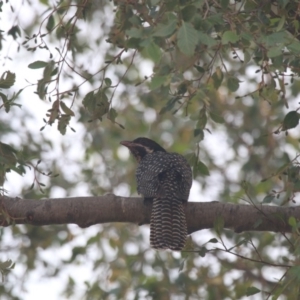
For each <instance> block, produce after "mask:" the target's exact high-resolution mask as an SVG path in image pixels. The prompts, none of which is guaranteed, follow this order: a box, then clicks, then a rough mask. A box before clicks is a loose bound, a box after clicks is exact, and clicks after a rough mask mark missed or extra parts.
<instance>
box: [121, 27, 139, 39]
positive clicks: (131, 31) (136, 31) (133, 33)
mask: <svg viewBox="0 0 300 300" xmlns="http://www.w3.org/2000/svg"><path fill="white" fill-rule="evenodd" d="M125 33H126V35H128V36H129V37H132V38H141V37H143V30H142V28H135V27H132V28H130V29H128V30H126V32H125Z"/></svg>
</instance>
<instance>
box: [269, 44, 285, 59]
mask: <svg viewBox="0 0 300 300" xmlns="http://www.w3.org/2000/svg"><path fill="white" fill-rule="evenodd" d="M281 54H282V47H281V46H279V47H272V48H271V49H269V50H268V52H267V55H268V57H269V58H272V57H277V56H279V55H281Z"/></svg>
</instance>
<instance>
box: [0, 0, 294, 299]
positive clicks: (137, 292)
mask: <svg viewBox="0 0 300 300" xmlns="http://www.w3.org/2000/svg"><path fill="white" fill-rule="evenodd" d="M31 6H32V7H38V8H37V10H32V9H31V8H32V7H31ZM28 8H29V10H30V12H31V18H30V19H27V20H29V21H26V22H25V21H24V17H23V16H22V11H25V10H26V9H28ZM38 11H40V12H41V13H38ZM7 15H9V18H8V19H6V22H5V24H6V25H1V26H7V28H6V27H2V28H1V31H0V50H1V60H2V62H3V66H4V68H2V71H1V74H0V113H1V116H2V117H1V118H0V136H1V140H0V185H1V186H2V188H1V192H2V193H5V192H6V191H5V188H4V186H5V187H6V186H7V184H9V181H10V180H9V179H10V176H11V175H12V173H13V172H14V173H16V174H19V175H22V176H24V175H25V173H26V175H25V176H26V177H25V179H24V182H23V184H22V191H20V193H21V194H22V196H24V197H28V198H36V199H39V198H41V197H43V196H53V195H56V196H57V195H59V197H63V196H69V195H78V192H79V193H88V194H92V195H97V194H102V193H104V192H123V193H127V194H129V193H133V192H135V185H134V168H135V166H134V162H133V161H132V162H129V161H128V160H125V159H124V156H122V151H123V150H122V149H121V148H119V146H118V143H119V141H120V140H122V139H132V138H134V137H137V136H145V135H147V136H149V137H150V138H153V139H155V140H157V141H159V142H161V143H162V144H163V145H164V146H166V147H169V148H172V150H173V151H176V152H180V153H186V155H187V158H188V160H189V162H190V163H191V165H192V166H193V171H194V177H195V179H196V180H197V181H198V182H200V183H201V184H202V188H201V196H199V198H198V199H200V200H207V201H209V200H216V199H217V200H220V201H230V202H235V203H240V202H243V201H247V202H249V203H250V204H251V205H257V204H260V203H267V204H272V205H279V206H280V205H287V204H288V205H291V204H292V203H293V202H295V203H297V204H298V202H299V200H298V199H297V193H298V191H299V170H300V169H299V157H298V152H299V141H298V139H299V134H298V126H299V112H298V111H299V103H298V101H297V97H298V95H299V91H300V83H299V78H298V77H299V73H300V66H299V62H300V59H299V56H300V40H299V39H300V34H299V24H300V23H299V22H300V16H299V4H298V1H281V0H278V1H263V2H261V3H260V2H257V1H252V0H245V1H227V0H221V1H210V0H208V1H204V0H194V1H192V0H191V1H180V0H168V1H158V0H149V1H140V2H139V1H136V0H130V1H115V3H111V2H109V3H106V2H104V1H100V0H98V1H89V0H73V1H57V2H55V3H54V2H53V3H52V2H51V1H48V0H40V2H37V1H34V2H32V3H23V4H21V3H19V2H17V3H16V4H10V3H7V2H3V1H0V17H1V18H5V16H7ZM25 15H26V14H25ZM108 16H109V17H108ZM12 49H14V50H12ZM5 53H6V54H5ZM22 68H26V73H22V72H21V71H20V70H21V69H22ZM23 79H25V80H26V84H25V83H24V84H22V83H20V81H22V80H23ZM40 105H42V108H40ZM33 116H34V118H35V121H34V125H35V126H32V125H30V124H32V123H31V122H32V121H30V120H32V118H33ZM38 124H40V125H38ZM71 124H72V125H71ZM53 125H55V126H57V131H58V132H59V133H60V134H61V135H63V136H59V135H57V132H56V129H55V128H54V126H53ZM149 129H150V130H149ZM39 130H40V132H39ZM38 133H40V134H38ZM74 149H76V151H75V152H76V153H75V154H74V153H73V152H72V151H74ZM53 153H54V154H53ZM58 174H59V176H58ZM11 178H15V177H11ZM129 178H131V180H130V179H129ZM8 192H11V191H9V190H8ZM40 192H43V193H44V194H43V195H41V193H40ZM205 197H207V199H206V198H205ZM204 198H205V199H204ZM198 199H197V200H198ZM257 222H259V220H257ZM290 225H291V226H292V227H293V229H294V233H293V234H291V235H289V236H286V235H284V234H282V235H277V236H276V235H273V234H271V233H251V234H249V233H247V234H236V233H233V232H227V231H224V230H223V229H222V221H221V220H220V221H219V222H218V224H216V225H215V230H214V231H213V232H212V233H203V232H199V233H197V234H195V235H193V239H194V242H193V243H191V245H190V248H188V249H187V250H189V251H186V252H183V253H181V254H176V253H165V252H154V251H153V250H149V249H148V244H147V243H148V242H147V239H146V238H145V235H144V234H143V229H141V230H140V231H139V230H138V229H137V228H136V227H132V226H130V227H128V226H125V225H120V224H111V225H105V226H104V225H103V226H99V228H98V229H99V232H97V233H93V234H92V235H91V236H90V237H89V238H88V239H87V240H86V242H85V244H84V245H82V244H81V245H80V246H79V245H77V244H76V238H77V237H78V236H79V235H81V234H84V233H85V231H84V232H80V233H78V232H77V233H74V232H75V231H74V228H69V227H65V228H62V227H60V228H58V227H54V228H51V229H50V228H31V227H13V228H12V229H9V228H6V229H5V230H7V231H9V230H11V234H13V236H14V239H16V240H21V239H22V236H23V235H26V236H28V237H30V240H28V241H27V242H25V243H22V246H21V248H20V249H19V248H18V247H16V248H15V249H14V251H15V253H16V255H15V256H16V257H18V255H17V254H18V253H19V254H21V255H22V258H21V259H20V260H18V259H17V260H15V262H16V267H17V266H18V264H21V263H23V264H24V266H26V268H27V272H28V273H30V272H32V271H33V270H34V269H35V268H37V266H38V265H39V264H40V263H42V264H43V265H44V266H45V267H46V269H48V270H52V271H48V273H47V271H45V276H59V274H63V273H64V272H66V271H65V269H66V268H65V266H66V265H69V264H72V265H76V264H86V265H88V263H89V262H92V265H91V270H92V269H93V273H94V275H93V276H91V277H90V278H88V279H87V280H86V282H85V283H84V284H85V295H86V298H87V299H94V298H97V299H99V298H103V299H106V298H107V299H114V298H116V299H120V298H128V299H131V298H132V299H134V298H135V299H143V298H146V297H148V298H149V299H157V298H159V299H164V298H168V297H170V296H169V295H171V296H172V297H174V298H175V297H176V296H177V297H178V298H190V299H199V298H205V299H224V298H226V297H227V298H232V299H238V298H241V297H243V296H251V295H255V296H257V297H261V298H263V299H266V298H268V299H271V298H272V299H277V298H279V297H282V299H284V298H286V299H291V298H293V295H295V294H298V286H299V268H298V264H299V250H298V249H299V245H298V243H299V222H298V220H293V219H291V220H290ZM1 239H3V240H4V237H3V236H1ZM212 239H213V240H212ZM207 241H210V242H207ZM66 245H67V246H68V247H72V254H70V257H69V259H67V260H66V259H64V260H63V259H62V258H61V260H62V261H61V262H57V261H51V260H49V259H48V260H47V259H44V258H42V257H41V255H39V253H38V252H39V251H38V250H37V248H39V249H45V250H44V251H45V252H47V249H50V250H51V249H56V250H57V249H58V247H64V246H66ZM91 250H93V253H96V254H93V255H92V256H90V252H91ZM190 251H191V252H190ZM224 253H225V254H224ZM59 258H60V257H58V259H59ZM10 259H12V258H10ZM7 261H9V260H7ZM9 262H10V261H9ZM4 264H5V263H4ZM9 265H11V263H10V264H9ZM9 265H8V266H7V267H6V268H4V269H5V270H8V269H9V270H10V268H11V267H9ZM262 266H263V268H262ZM75 268H76V267H75ZM268 268H269V269H268ZM270 268H271V269H270ZM103 272H105V274H106V276H103ZM274 272H275V273H274ZM12 276H13V275H12V271H11V270H10V273H9V274H8V275H7V278H8V283H7V285H5V286H4V287H3V288H2V289H1V293H2V294H3V295H6V297H7V298H12V297H13V296H12V295H15V293H16V289H15V290H14V289H13V288H12V286H11V284H10V281H9V278H12ZM79 280H80V279H77V278H75V276H73V275H70V276H69V278H68V281H67V282H65V289H64V294H65V295H66V296H67V297H71V298H74V297H76V292H77V290H76V284H77V283H78V281H79Z"/></svg>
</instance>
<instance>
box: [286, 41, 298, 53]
mask: <svg viewBox="0 0 300 300" xmlns="http://www.w3.org/2000/svg"><path fill="white" fill-rule="evenodd" d="M286 47H287V49H288V50H289V51H291V52H292V53H293V54H299V53H300V42H299V41H294V42H293V43H291V44H289V45H287V46H286Z"/></svg>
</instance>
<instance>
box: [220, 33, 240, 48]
mask: <svg viewBox="0 0 300 300" xmlns="http://www.w3.org/2000/svg"><path fill="white" fill-rule="evenodd" d="M238 40H239V37H238V35H237V34H236V33H235V32H234V31H225V32H224V33H223V35H222V44H223V45H226V44H228V43H236V42H237V41H238Z"/></svg>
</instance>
